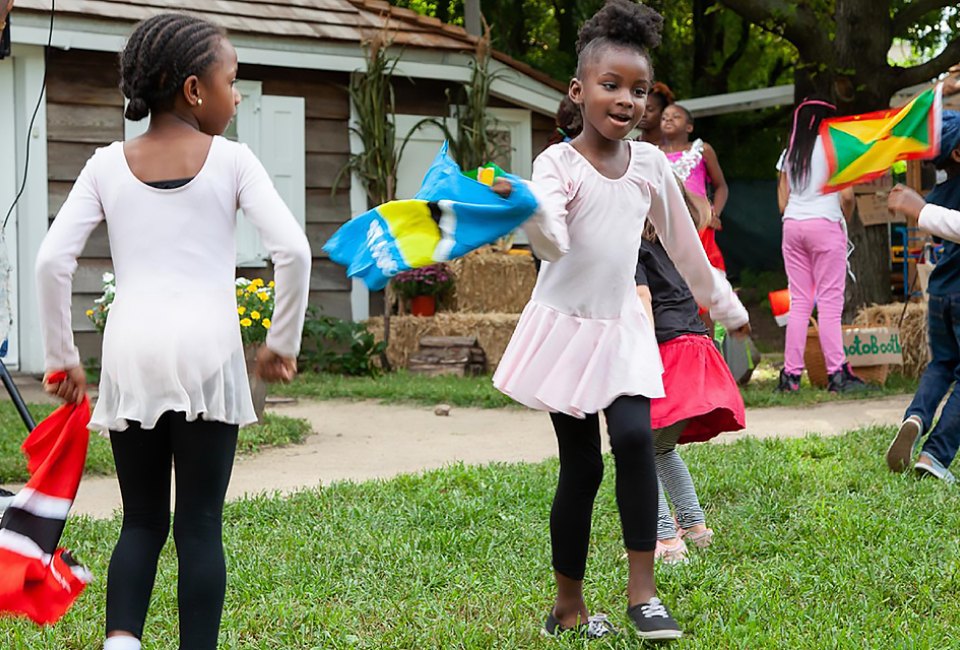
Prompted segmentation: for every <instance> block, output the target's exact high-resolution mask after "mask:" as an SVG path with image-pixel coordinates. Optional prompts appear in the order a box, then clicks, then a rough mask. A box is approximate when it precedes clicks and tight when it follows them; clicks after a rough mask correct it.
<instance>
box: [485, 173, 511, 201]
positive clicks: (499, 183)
mask: <svg viewBox="0 0 960 650" xmlns="http://www.w3.org/2000/svg"><path fill="white" fill-rule="evenodd" d="M490 189H492V190H493V191H494V192H496V193H497V194H498V195H499V196H501V197H503V198H505V199H508V198H510V193H511V192H513V183H511V182H510V181H508V180H507V179H506V178H503V177H502V176H501V177H500V178H498V179H497V180H495V181H493V185H491V186H490Z"/></svg>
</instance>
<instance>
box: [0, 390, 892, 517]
mask: <svg viewBox="0 0 960 650" xmlns="http://www.w3.org/2000/svg"><path fill="white" fill-rule="evenodd" d="M17 381H18V385H21V384H22V387H21V392H22V393H23V394H24V398H25V399H26V400H27V401H28V402H30V403H37V402H40V401H45V399H46V398H45V396H44V395H43V394H42V391H40V392H39V394H38V393H37V390H38V388H37V386H38V385H39V382H35V383H36V384H37V386H32V385H31V384H30V383H29V382H27V381H24V380H22V379H20V378H18V380H17ZM909 401H910V396H908V395H902V396H895V397H887V398H883V399H877V400H865V401H852V402H831V403H828V404H821V405H817V406H808V407H801V408H785V407H773V408H765V409H752V410H749V411H748V412H747V428H746V429H745V430H744V431H741V432H737V433H733V434H724V435H722V436H720V437H718V438H716V439H715V440H716V442H718V443H724V442H732V441H734V440H737V439H739V438H742V437H745V436H753V437H757V438H768V437H780V438H786V437H796V436H802V435H805V434H807V433H819V434H822V435H836V434H839V433H843V432H844V431H849V430H851V429H855V428H858V427H862V426H867V425H870V424H896V423H898V422H899V421H900V418H901V417H902V416H903V411H904V410H905V409H906V407H907V404H908V403H909ZM270 408H271V411H272V412H274V413H278V414H280V415H287V416H291V417H298V418H303V419H305V420H307V421H309V422H310V425H311V427H312V428H313V431H314V435H312V436H310V437H309V438H308V439H307V440H306V442H305V443H304V444H302V445H294V446H291V447H284V448H279V449H269V450H267V451H264V452H261V453H259V454H257V455H255V456H251V457H244V458H239V459H238V460H237V463H236V465H235V467H234V472H233V478H232V480H231V482H230V489H229V491H228V499H237V498H240V497H242V496H244V495H250V494H258V493H289V492H292V491H296V490H302V489H306V488H312V487H316V486H318V485H322V484H327V483H330V482H333V481H342V480H354V481H362V480H368V479H377V478H388V477H391V476H395V475H397V474H402V473H408V472H417V471H421V470H425V469H434V468H438V467H443V466H445V465H449V464H451V463H457V462H463V463H467V464H484V463H490V462H521V461H522V462H536V461H540V460H543V459H545V458H548V457H550V456H555V455H556V441H555V438H554V435H553V429H552V427H551V426H550V419H549V418H548V417H547V416H546V415H545V414H543V413H538V412H535V411H528V410H522V409H474V408H454V409H453V410H452V411H451V414H450V415H449V416H448V417H440V416H437V415H434V413H433V409H432V408H430V407H415V406H393V405H382V404H378V403H375V402H369V401H367V402H348V401H311V400H300V401H298V402H295V403H292V404H276V405H272V406H271V407H270ZM605 439H606V436H604V440H605ZM7 487H11V486H7ZM17 487H19V486H12V487H11V489H15V488H17ZM119 507H120V491H119V488H118V486H117V481H116V478H114V477H102V478H100V477H98V478H87V479H84V480H83V482H82V483H81V485H80V492H79V494H78V495H77V501H76V503H75V504H74V508H73V513H74V514H85V515H90V516H93V517H109V516H111V514H112V513H113V512H114V511H115V510H116V509H118V508H119Z"/></svg>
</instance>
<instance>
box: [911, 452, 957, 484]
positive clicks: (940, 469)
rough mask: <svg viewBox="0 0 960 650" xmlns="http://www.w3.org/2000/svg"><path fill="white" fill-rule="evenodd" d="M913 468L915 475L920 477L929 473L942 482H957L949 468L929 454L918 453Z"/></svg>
mask: <svg viewBox="0 0 960 650" xmlns="http://www.w3.org/2000/svg"><path fill="white" fill-rule="evenodd" d="M913 469H914V471H915V472H916V473H917V475H918V476H921V477H923V476H927V475H929V476H932V477H934V478H938V479H940V480H941V481H943V482H944V483H956V482H957V477H956V476H954V475H953V473H952V472H951V471H950V470H948V469H947V468H946V467H944V466H943V463H941V462H940V461H939V460H937V459H936V458H934V457H933V456H930V455H929V454H920V458H919V459H918V460H917V462H916V464H915V465H914V466H913Z"/></svg>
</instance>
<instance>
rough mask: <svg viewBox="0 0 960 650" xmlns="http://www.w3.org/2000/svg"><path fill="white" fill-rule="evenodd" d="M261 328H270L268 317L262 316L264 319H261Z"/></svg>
mask: <svg viewBox="0 0 960 650" xmlns="http://www.w3.org/2000/svg"><path fill="white" fill-rule="evenodd" d="M263 329H265V330H268V329H270V319H269V318H264V319H263Z"/></svg>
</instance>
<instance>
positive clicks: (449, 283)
mask: <svg viewBox="0 0 960 650" xmlns="http://www.w3.org/2000/svg"><path fill="white" fill-rule="evenodd" d="M391 282H393V286H394V288H395V289H396V290H397V292H398V293H399V294H400V295H402V296H404V297H405V298H412V297H414V296H439V295H440V294H442V293H443V292H445V291H448V290H449V289H450V288H451V287H453V274H452V273H450V269H449V268H448V267H447V265H446V264H443V263H440V264H432V265H430V266H422V267H420V268H416V269H410V270H409V271H401V272H400V273H397V274H396V275H395V276H394V277H393V279H392V280H391Z"/></svg>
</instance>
